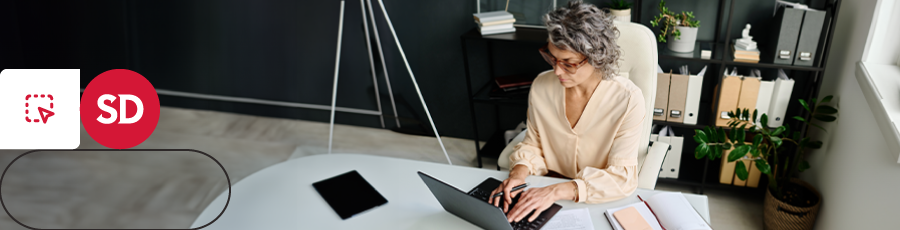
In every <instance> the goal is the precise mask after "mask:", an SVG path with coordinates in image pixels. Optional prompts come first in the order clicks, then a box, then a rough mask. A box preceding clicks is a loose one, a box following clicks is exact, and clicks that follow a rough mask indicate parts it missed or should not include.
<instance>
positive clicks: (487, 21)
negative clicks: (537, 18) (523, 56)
mask: <svg viewBox="0 0 900 230" xmlns="http://www.w3.org/2000/svg"><path fill="white" fill-rule="evenodd" d="M472 16H474V17H475V23H478V31H479V32H481V35H491V34H501V33H510V32H516V28H515V27H513V23H515V22H516V19H515V18H513V15H512V14H510V13H509V12H506V11H493V12H484V13H478V14H473V15H472Z"/></svg>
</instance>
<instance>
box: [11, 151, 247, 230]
mask: <svg viewBox="0 0 900 230" xmlns="http://www.w3.org/2000/svg"><path fill="white" fill-rule="evenodd" d="M86 151H98V152H120V151H121V152H128V151H131V152H135V151H157V152H196V153H200V154H203V155H206V156H207V157H209V159H212V160H213V161H215V162H216V164H218V165H219V168H222V172H223V173H225V180H226V181H227V182H228V199H227V200H226V201H225V207H223V208H222V211H221V212H219V215H218V216H216V218H214V219H213V220H212V221H210V222H209V223H206V224H204V225H202V226H200V227H196V228H183V230H188V229H192V230H197V229H203V228H205V227H207V226H209V225H211V224H213V223H215V222H216V220H219V217H222V214H224V213H225V210H226V209H228V203H230V202H231V178H229V177H228V171H225V166H222V163H220V162H219V160H216V158H215V157H213V156H212V155H209V154H208V153H205V152H202V151H200V150H194V149H37V150H31V151H28V152H25V153H22V154H20V155H19V156H17V157H16V158H15V159H13V160H12V161H11V162H9V164H8V165H6V168H5V169H3V174H2V175H0V190H2V188H3V178H4V177H6V171H7V170H9V166H12V164H13V163H15V162H16V161H17V160H19V158H22V157H23V156H25V155H28V154H30V153H33V152H86ZM0 206H3V211H6V215H8V216H9V218H12V219H13V221H15V222H16V223H17V224H19V225H22V227H25V228H28V229H33V230H34V229H42V230H69V229H66V228H64V229H48V228H35V227H31V226H28V225H25V224H23V223H22V222H20V221H19V220H18V219H16V218H15V217H13V216H12V214H10V213H9V210H8V209H6V203H4V202H3V195H2V194H0ZM79 229H80V230H92V229H81V228H79ZM96 230H108V229H96ZM135 230H152V229H135ZM167 230H169V229H167ZM175 230H179V229H175Z"/></svg>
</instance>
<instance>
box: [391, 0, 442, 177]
mask: <svg viewBox="0 0 900 230" xmlns="http://www.w3.org/2000/svg"><path fill="white" fill-rule="evenodd" d="M378 5H380V6H381V12H382V13H384V19H385V20H386V21H387V24H388V28H390V29H391V35H394V42H396V43H397V49H398V50H400V56H401V57H402V58H403V64H405V65H406V71H408V72H409V78H410V79H412V83H413V86H415V88H416V94H418V95H419V101H421V102H422V108H424V109H425V115H427V116H428V122H430V123H431V129H432V130H434V136H435V137H437V140H438V144H440V145H441V150H443V151H444V156H445V157H447V163H448V164H450V165H453V162H451V161H450V155H449V154H447V149H446V148H444V142H443V141H441V135H440V134H438V131H437V127H435V126H434V119H431V112H429V111H428V105H426V104H425V98H423V97H422V90H420V89H419V83H417V82H416V76H414V75H413V72H412V68H410V67H409V61H407V60H406V54H405V53H403V47H402V46H400V39H399V38H397V32H396V31H395V30H394V24H393V23H391V17H390V16H388V13H387V9H385V8H384V2H382V1H381V0H378Z"/></svg>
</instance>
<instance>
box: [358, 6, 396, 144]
mask: <svg viewBox="0 0 900 230" xmlns="http://www.w3.org/2000/svg"><path fill="white" fill-rule="evenodd" d="M366 2H367V3H369V19H371V21H372V32H373V33H375V45H376V46H378V55H379V57H381V70H382V71H384V83H385V85H387V90H388V96H389V97H390V99H391V108H392V109H393V110H394V122H395V123H396V124H397V128H400V118H399V117H400V114H397V103H395V102H394V91H393V90H391V78H390V77H388V70H387V64H385V62H384V48H381V38H379V36H378V23H377V22H376V21H375V11H373V10H372V1H371V0H366Z"/></svg>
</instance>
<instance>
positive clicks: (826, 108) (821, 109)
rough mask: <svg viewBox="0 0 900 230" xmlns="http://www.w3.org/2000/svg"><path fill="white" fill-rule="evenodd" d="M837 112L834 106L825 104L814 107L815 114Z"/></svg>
mask: <svg viewBox="0 0 900 230" xmlns="http://www.w3.org/2000/svg"><path fill="white" fill-rule="evenodd" d="M837 112H838V110H837V109H836V108H834V107H831V106H827V105H820V106H819V107H816V113H817V114H835V113H837Z"/></svg>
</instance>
